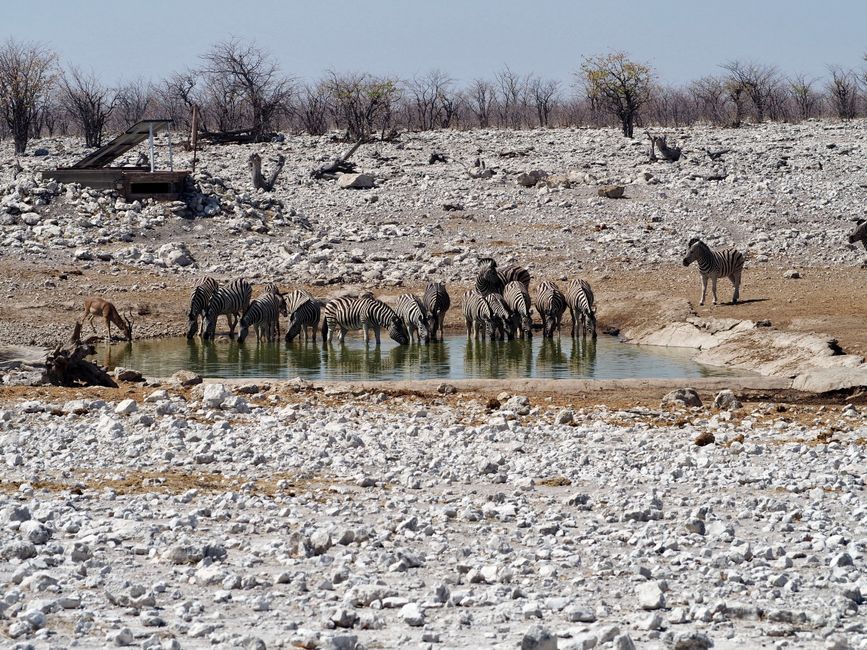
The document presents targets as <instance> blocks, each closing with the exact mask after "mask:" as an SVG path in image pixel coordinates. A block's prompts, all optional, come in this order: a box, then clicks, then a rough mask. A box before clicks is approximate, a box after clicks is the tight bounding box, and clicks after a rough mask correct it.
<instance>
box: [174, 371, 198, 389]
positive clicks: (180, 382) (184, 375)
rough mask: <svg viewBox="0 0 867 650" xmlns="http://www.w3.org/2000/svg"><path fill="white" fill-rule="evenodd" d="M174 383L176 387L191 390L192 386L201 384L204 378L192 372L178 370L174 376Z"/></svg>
mask: <svg viewBox="0 0 867 650" xmlns="http://www.w3.org/2000/svg"><path fill="white" fill-rule="evenodd" d="M172 383H173V384H175V385H176V386H181V387H183V388H189V387H190V386H196V385H198V384H201V383H202V378H201V376H200V375H197V374H196V373H194V372H192V371H191V370H178V371H177V372H176V373H175V374H173V375H172Z"/></svg>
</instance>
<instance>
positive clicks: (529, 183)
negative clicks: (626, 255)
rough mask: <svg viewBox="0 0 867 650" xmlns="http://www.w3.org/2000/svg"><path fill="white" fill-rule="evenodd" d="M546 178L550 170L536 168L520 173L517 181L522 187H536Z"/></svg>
mask: <svg viewBox="0 0 867 650" xmlns="http://www.w3.org/2000/svg"><path fill="white" fill-rule="evenodd" d="M546 178H548V172H546V171H543V170H541V169H534V170H533V171H531V172H524V173H523V174H518V178H516V179H515V181H516V182H517V183H518V185H520V186H521V187H535V186H536V185H537V184H538V183H539V182H540V181H543V180H545V179H546Z"/></svg>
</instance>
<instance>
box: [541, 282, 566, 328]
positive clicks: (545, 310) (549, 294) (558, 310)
mask: <svg viewBox="0 0 867 650" xmlns="http://www.w3.org/2000/svg"><path fill="white" fill-rule="evenodd" d="M536 309H538V310H539V317H540V318H541V319H542V336H543V337H545V338H553V337H554V330H555V329H556V330H557V336H560V323H561V321H562V320H563V312H565V311H566V297H565V296H564V295H563V292H562V291H560V289H558V288H557V285H556V284H554V283H553V282H551V281H550V280H546V281H544V282H542V283H540V284H539V286H538V287H536Z"/></svg>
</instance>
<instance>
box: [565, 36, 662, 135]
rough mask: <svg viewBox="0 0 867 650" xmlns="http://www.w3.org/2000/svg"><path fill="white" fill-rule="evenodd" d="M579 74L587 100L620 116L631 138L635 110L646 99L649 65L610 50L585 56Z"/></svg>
mask: <svg viewBox="0 0 867 650" xmlns="http://www.w3.org/2000/svg"><path fill="white" fill-rule="evenodd" d="M581 75H582V77H583V79H584V87H585V89H586V91H587V98H588V99H589V100H590V102H591V103H592V104H593V105H594V106H596V107H597V108H599V109H601V110H602V111H604V112H606V113H609V114H611V115H613V116H615V117H616V118H617V119H618V120H620V124H621V125H622V127H623V135H625V136H626V137H627V138H631V137H632V132H633V129H634V126H635V120H636V118H637V117H638V113H639V111H640V110H641V107H642V106H644V105H645V104H646V103H647V102H648V101H649V100H650V93H651V87H652V82H653V70H652V69H651V68H650V66H647V65H644V64H643V63H636V62H634V61H630V60H629V58H627V56H626V54H624V53H623V52H614V53H611V54H606V55H600V56H594V57H589V58H585V59H584V62H583V63H582V64H581Z"/></svg>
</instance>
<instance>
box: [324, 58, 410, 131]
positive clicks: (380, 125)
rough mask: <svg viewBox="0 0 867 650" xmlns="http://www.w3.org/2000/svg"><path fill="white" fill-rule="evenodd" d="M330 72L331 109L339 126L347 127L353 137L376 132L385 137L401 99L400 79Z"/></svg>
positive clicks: (328, 81) (328, 83) (327, 81)
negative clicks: (398, 82) (398, 80)
mask: <svg viewBox="0 0 867 650" xmlns="http://www.w3.org/2000/svg"><path fill="white" fill-rule="evenodd" d="M328 74H329V77H328V79H327V80H326V81H325V83H326V84H327V88H328V96H329V98H330V102H331V103H330V106H329V110H330V111H331V114H332V115H333V116H334V120H335V121H336V122H337V125H338V126H339V127H340V128H345V129H346V131H347V135H348V136H349V138H350V139H352V140H361V139H364V138H367V137H368V136H369V135H370V134H371V133H374V132H376V131H380V132H381V136H382V137H384V136H385V135H386V132H387V130H388V129H390V128H391V125H392V117H393V114H394V109H395V106H396V105H397V102H398V100H399V99H400V87H399V86H398V84H397V81H396V80H394V79H390V78H388V77H382V78H378V77H373V76H371V75H368V74H359V73H354V74H343V75H338V74H337V73H335V72H333V71H332V72H329V73H328Z"/></svg>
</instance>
